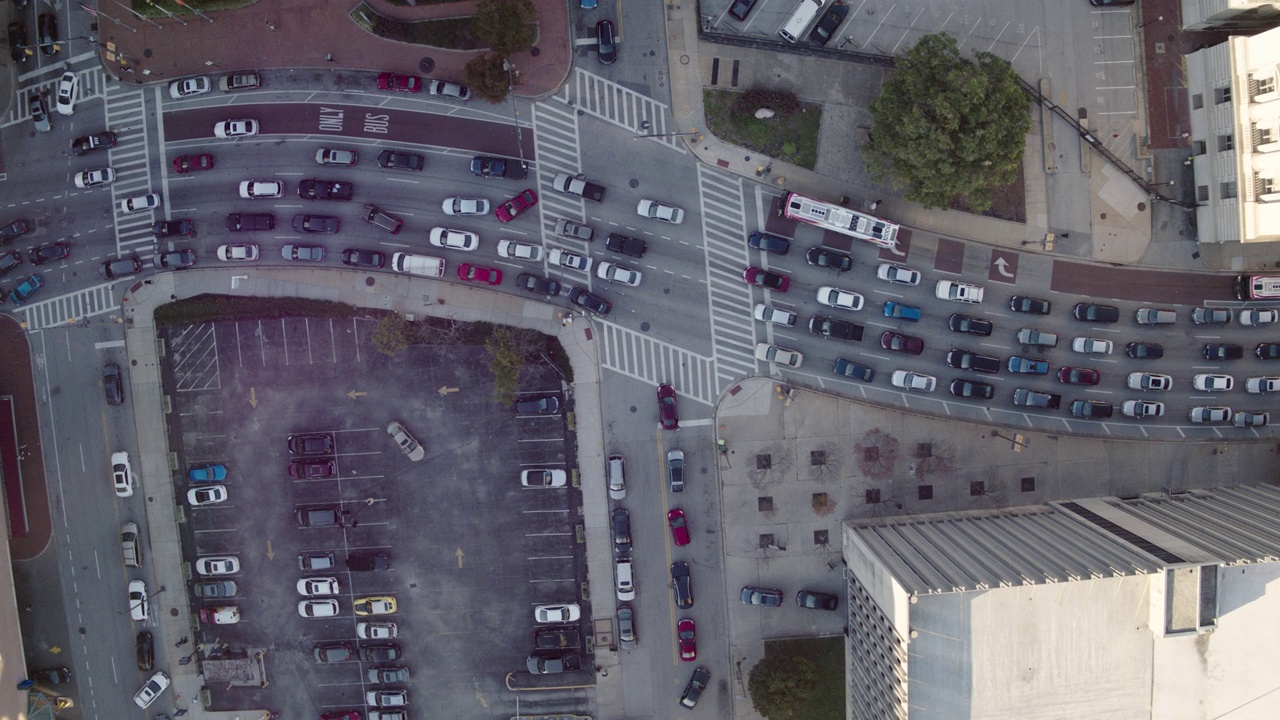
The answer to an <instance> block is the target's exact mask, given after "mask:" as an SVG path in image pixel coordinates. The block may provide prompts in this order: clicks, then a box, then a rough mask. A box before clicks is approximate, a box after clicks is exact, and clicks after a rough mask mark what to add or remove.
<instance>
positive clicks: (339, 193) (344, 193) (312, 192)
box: [298, 150, 422, 200]
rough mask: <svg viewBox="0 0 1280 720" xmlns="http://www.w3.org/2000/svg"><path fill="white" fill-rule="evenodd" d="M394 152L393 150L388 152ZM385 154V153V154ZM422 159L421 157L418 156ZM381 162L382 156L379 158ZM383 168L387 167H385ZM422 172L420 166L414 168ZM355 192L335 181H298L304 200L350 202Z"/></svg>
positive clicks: (352, 188) (348, 186) (344, 184)
mask: <svg viewBox="0 0 1280 720" xmlns="http://www.w3.org/2000/svg"><path fill="white" fill-rule="evenodd" d="M387 152H388V153H389V152H392V151H391V150H388V151H387ZM384 154H385V153H384ZM416 157H418V158H419V159H421V156H416ZM379 162H381V156H379ZM383 167H387V166H386V165H383ZM414 169H416V170H421V169H422V167H421V166H419V167H417V168H414ZM354 192H355V186H353V185H352V184H351V183H349V182H336V181H334V180H316V179H315V178H312V179H310V180H299V181H298V197H300V198H302V199H303V200H350V199H351V196H352V194H353V193H354Z"/></svg>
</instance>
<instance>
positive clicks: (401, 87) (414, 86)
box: [378, 72, 422, 93]
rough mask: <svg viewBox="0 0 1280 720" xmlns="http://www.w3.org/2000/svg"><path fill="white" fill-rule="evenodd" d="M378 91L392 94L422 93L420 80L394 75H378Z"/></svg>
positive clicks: (413, 76) (408, 76)
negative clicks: (388, 91) (387, 91)
mask: <svg viewBox="0 0 1280 720" xmlns="http://www.w3.org/2000/svg"><path fill="white" fill-rule="evenodd" d="M378 89H379V90H390V91H392V92H408V93H416V92H422V78H420V77H418V76H416V75H398V74H396V73H389V72H384V73H378Z"/></svg>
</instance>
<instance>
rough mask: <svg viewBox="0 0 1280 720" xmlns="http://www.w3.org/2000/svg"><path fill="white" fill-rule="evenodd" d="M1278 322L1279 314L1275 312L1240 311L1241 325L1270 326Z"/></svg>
mask: <svg viewBox="0 0 1280 720" xmlns="http://www.w3.org/2000/svg"><path fill="white" fill-rule="evenodd" d="M1277 320H1280V312H1277V311H1275V310H1241V311H1240V324H1241V325H1270V324H1271V323H1273V322H1276V321H1277Z"/></svg>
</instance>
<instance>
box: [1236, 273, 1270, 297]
mask: <svg viewBox="0 0 1280 720" xmlns="http://www.w3.org/2000/svg"><path fill="white" fill-rule="evenodd" d="M1235 291H1236V299H1238V300H1280V277H1276V276H1275V275H1237V276H1236V281H1235Z"/></svg>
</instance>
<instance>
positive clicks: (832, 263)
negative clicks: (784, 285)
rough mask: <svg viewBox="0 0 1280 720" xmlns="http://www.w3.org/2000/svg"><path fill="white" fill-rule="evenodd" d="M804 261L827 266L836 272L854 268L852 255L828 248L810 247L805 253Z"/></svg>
mask: <svg viewBox="0 0 1280 720" xmlns="http://www.w3.org/2000/svg"><path fill="white" fill-rule="evenodd" d="M804 261H805V262H807V263H809V264H810V265H813V266H815V267H820V268H827V269H830V270H835V271H836V272H849V271H850V270H852V269H853V258H852V257H850V256H849V255H846V254H845V253H842V252H836V251H834V250H828V249H826V248H817V247H815V248H809V250H808V251H807V252H806V253H805V254H804Z"/></svg>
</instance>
